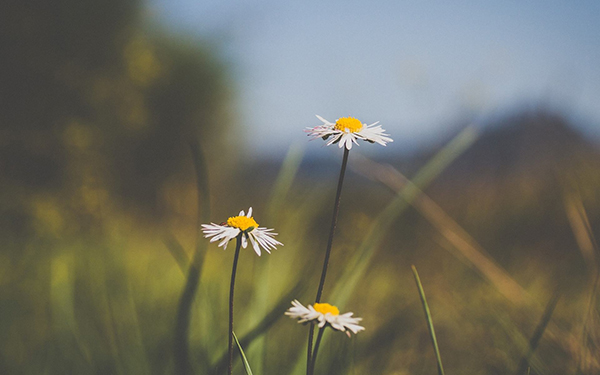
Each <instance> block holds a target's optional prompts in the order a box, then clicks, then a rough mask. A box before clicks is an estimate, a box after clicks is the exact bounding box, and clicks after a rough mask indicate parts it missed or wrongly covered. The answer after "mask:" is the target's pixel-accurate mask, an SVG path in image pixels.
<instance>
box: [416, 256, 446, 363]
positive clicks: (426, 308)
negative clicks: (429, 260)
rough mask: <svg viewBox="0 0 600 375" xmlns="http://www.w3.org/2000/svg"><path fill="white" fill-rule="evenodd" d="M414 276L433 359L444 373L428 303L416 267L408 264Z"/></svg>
mask: <svg viewBox="0 0 600 375" xmlns="http://www.w3.org/2000/svg"><path fill="white" fill-rule="evenodd" d="M410 268H412V271H413V275H414V276H415V282H416V283H417V288H419V297H421V303H422V304H423V310H424V311H425V318H426V319H427V328H429V335H430V336H431V342H432V343H433V350H434V351H435V360H436V361H437V368H438V374H439V375H444V366H443V365H442V356H441V355H440V349H439V348H438V344H437V338H436V337H435V329H434V328H433V319H432V318H431V312H430V311H429V305H428V304H427V298H425V291H424V290H423V285H422V284H421V279H420V278H419V273H418V272H417V268H416V267H415V266H414V265H413V266H410Z"/></svg>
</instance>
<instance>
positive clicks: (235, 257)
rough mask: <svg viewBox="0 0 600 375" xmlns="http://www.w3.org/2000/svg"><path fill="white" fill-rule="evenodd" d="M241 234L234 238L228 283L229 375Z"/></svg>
mask: <svg viewBox="0 0 600 375" xmlns="http://www.w3.org/2000/svg"><path fill="white" fill-rule="evenodd" d="M243 235H244V234H243V233H240V234H239V235H238V236H237V238H236V243H235V255H234V256H233V268H232V269H231V284H230V285H229V366H228V367H227V373H228V374H229V375H231V371H232V369H233V291H234V289H235V274H236V271H237V263H238V258H239V257H240V247H241V245H242V236H243Z"/></svg>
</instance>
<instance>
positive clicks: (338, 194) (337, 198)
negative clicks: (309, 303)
mask: <svg viewBox="0 0 600 375" xmlns="http://www.w3.org/2000/svg"><path fill="white" fill-rule="evenodd" d="M349 153H350V150H348V149H347V148H345V147H344V157H343V159H342V168H341V170H340V177H339V179H338V185H337V191H336V193H335V203H334V205H333V217H332V218H331V229H330V231H329V240H328V241H327V249H326V250H325V260H324V261H323V271H321V281H320V282H319V289H317V298H315V302H316V303H319V302H321V295H322V294H323V287H324V286H325V277H326V276H327V268H328V266H329V256H330V254H331V247H332V245H333V234H334V233H335V227H336V225H337V218H338V213H339V211H340V198H341V196H342V185H343V184H344V175H345V174H346V165H347V164H348V154H349ZM314 334H315V327H314V326H313V325H312V324H311V326H310V329H309V331H308V351H307V354H306V357H307V358H306V371H307V374H308V369H309V367H310V363H311V356H312V344H313V337H314Z"/></svg>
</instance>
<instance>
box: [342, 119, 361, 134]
mask: <svg viewBox="0 0 600 375" xmlns="http://www.w3.org/2000/svg"><path fill="white" fill-rule="evenodd" d="M362 127H363V125H362V123H361V122H360V121H358V120H357V119H355V118H354V117H342V118H339V119H337V121H336V122H335V128H336V129H337V130H341V131H346V129H348V131H349V132H350V133H356V132H358V131H360V129H362Z"/></svg>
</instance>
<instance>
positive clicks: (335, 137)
mask: <svg viewBox="0 0 600 375" xmlns="http://www.w3.org/2000/svg"><path fill="white" fill-rule="evenodd" d="M317 118H318V119H319V120H321V121H323V125H319V126H315V127H314V128H306V129H305V130H304V131H305V132H307V133H308V135H309V136H311V137H312V139H316V138H323V140H327V138H329V137H331V139H330V140H329V141H328V142H327V146H329V145H331V144H334V143H338V142H339V147H340V148H342V147H343V146H345V147H346V148H347V149H348V150H350V149H351V148H352V143H353V142H354V143H356V144H357V145H358V142H357V141H356V140H357V139H362V140H364V141H367V142H371V143H379V144H380V145H382V146H385V144H386V143H388V142H393V141H394V140H393V139H392V138H390V137H388V136H389V134H385V130H384V129H383V128H382V127H381V125H377V124H379V121H377V122H374V123H372V124H371V125H367V124H363V123H362V122H360V121H359V120H357V119H355V118H354V117H342V118H339V119H337V120H336V121H335V123H332V122H329V121H327V120H325V119H324V118H323V117H321V116H319V115H317Z"/></svg>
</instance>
